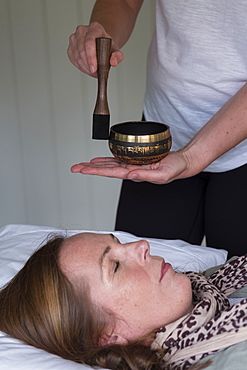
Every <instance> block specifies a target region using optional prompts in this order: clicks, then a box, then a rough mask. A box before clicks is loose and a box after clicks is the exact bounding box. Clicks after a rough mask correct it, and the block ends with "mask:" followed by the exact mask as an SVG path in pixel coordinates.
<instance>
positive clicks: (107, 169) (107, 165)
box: [71, 158, 139, 179]
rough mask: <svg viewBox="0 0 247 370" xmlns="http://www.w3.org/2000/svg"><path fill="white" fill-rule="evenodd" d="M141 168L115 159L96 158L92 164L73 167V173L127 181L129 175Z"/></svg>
mask: <svg viewBox="0 0 247 370" xmlns="http://www.w3.org/2000/svg"><path fill="white" fill-rule="evenodd" d="M138 167H139V166H134V165H127V164H126V163H123V162H120V161H118V160H117V159H114V158H94V159H93V160H92V161H91V162H89V163H88V162H82V163H78V164H75V165H74V166H72V167H71V172H73V173H82V174H84V175H97V176H104V177H111V178H118V179H127V176H128V173H129V172H130V171H131V170H134V169H136V168H138Z"/></svg>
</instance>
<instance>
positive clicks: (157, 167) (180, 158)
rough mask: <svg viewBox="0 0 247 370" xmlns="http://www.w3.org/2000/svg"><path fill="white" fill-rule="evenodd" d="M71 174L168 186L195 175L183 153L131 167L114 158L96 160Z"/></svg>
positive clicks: (79, 165)
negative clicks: (170, 183)
mask: <svg viewBox="0 0 247 370" xmlns="http://www.w3.org/2000/svg"><path fill="white" fill-rule="evenodd" d="M71 172H73V173H82V174H84V175H98V176H105V177H114V178H118V179H126V180H132V181H135V182H141V181H147V182H151V183H153V184H167V183H169V182H171V181H174V180H177V179H182V178H186V177H190V176H193V175H195V173H193V172H194V171H193V170H192V169H191V168H190V160H189V158H188V157H186V156H185V155H184V154H183V153H182V152H179V151H178V152H170V153H169V154H168V155H167V156H166V157H165V158H163V159H162V160H161V161H159V162H157V163H153V164H149V165H142V166H140V165H130V164H126V163H123V162H120V161H119V160H117V159H115V158H114V157H112V158H108V157H106V158H105V157H104V158H94V159H92V160H91V162H89V163H79V164H75V165H74V166H72V167H71Z"/></svg>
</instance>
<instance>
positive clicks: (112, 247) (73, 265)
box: [59, 233, 192, 343]
mask: <svg viewBox="0 0 247 370" xmlns="http://www.w3.org/2000/svg"><path fill="white" fill-rule="evenodd" d="M59 261H60V266H61V269H62V271H63V272H64V273H65V274H66V275H67V277H68V278H69V279H70V280H71V281H72V282H73V281H76V282H79V280H80V279H83V280H84V281H85V280H86V281H87V283H88V284H89V288H90V295H91V299H92V301H93V302H94V303H95V304H96V305H99V306H100V307H102V308H103V309H105V310H107V311H110V312H112V313H113V314H114V316H115V317H116V327H115V330H114V335H115V336H114V338H115V339H114V341H117V342H118V343H126V341H130V340H135V339H137V338H139V337H140V336H142V335H145V334H147V333H148V332H150V331H152V330H154V329H156V328H159V327H162V326H164V325H167V324H168V323H171V322H173V321H175V320H176V319H178V318H180V317H181V316H183V315H185V314H187V313H188V312H190V311H191V310H192V292H191V284H190V280H189V279H188V277H187V276H185V275H183V274H179V273H176V272H175V271H174V270H173V268H172V266H171V265H170V264H168V263H165V261H164V259H163V258H162V257H158V256H151V255H150V247H149V244H148V242H147V241H145V240H140V241H136V242H133V243H126V244H121V243H120V242H119V240H118V239H117V238H116V237H114V236H113V235H111V234H93V233H82V234H77V235H74V236H72V237H70V238H68V239H66V241H65V242H64V244H63V246H62V249H61V252H60V260H59ZM112 337H113V336H112Z"/></svg>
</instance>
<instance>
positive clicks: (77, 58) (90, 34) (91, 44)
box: [67, 22, 124, 77]
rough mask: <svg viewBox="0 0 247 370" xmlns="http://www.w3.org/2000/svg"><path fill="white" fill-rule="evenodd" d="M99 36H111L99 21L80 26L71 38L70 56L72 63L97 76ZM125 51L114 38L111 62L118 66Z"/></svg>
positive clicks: (112, 64) (90, 74)
mask: <svg viewBox="0 0 247 370" xmlns="http://www.w3.org/2000/svg"><path fill="white" fill-rule="evenodd" d="M97 37H109V38H111V36H110V35H109V34H108V33H107V32H106V31H105V29H104V27H103V26H102V25H101V24H100V23H98V22H92V23H90V25H89V26H78V27H77V28H76V31H75V33H73V34H72V35H71V36H70V38H69V46H68V50H67V53H68V57H69V60H70V61H71V63H72V64H74V66H75V67H76V68H78V69H79V70H80V71H82V72H83V73H86V74H88V75H89V76H92V77H97V69H98V65H97V58H96V46H95V43H96V42H95V39H96V38H97ZM123 58H124V57H123V53H122V52H121V51H120V50H119V48H118V46H117V45H116V44H115V43H114V41H113V40H112V54H111V58H110V64H111V66H112V67H116V66H117V65H118V64H119V63H120V62H121V61H122V60H123Z"/></svg>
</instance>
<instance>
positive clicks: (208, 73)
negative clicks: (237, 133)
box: [144, 0, 247, 172]
mask: <svg viewBox="0 0 247 370" xmlns="http://www.w3.org/2000/svg"><path fill="white" fill-rule="evenodd" d="M156 4H157V5H156V18H157V19H156V30H155V33H154V36H153V39H152V42H151V45H150V48H149V53H148V61H147V88H146V94H145V100H144V114H145V117H146V119H147V120H150V121H158V122H164V123H167V124H168V125H169V126H170V128H171V133H172V138H173V145H172V150H177V149H179V148H181V147H183V146H184V145H185V144H187V143H188V141H189V140H190V139H191V138H192V137H193V136H194V135H195V133H196V132H197V131H199V130H200V128H201V127H202V126H204V125H205V124H206V123H207V121H208V120H209V119H210V118H211V117H212V116H213V115H214V114H215V113H216V112H217V111H218V110H219V109H220V108H221V107H222V106H223V105H224V104H225V103H226V102H227V101H228V100H229V99H230V98H231V96H233V95H234V94H235V93H236V92H237V91H238V90H239V89H240V88H241V87H242V86H243V85H244V84H245V83H246V82H247V0H207V1H205V0H186V1H184V0H156ZM246 124H247V123H246ZM245 163H247V140H244V141H243V142H242V143H240V144H239V145H237V146H236V147H235V148H233V149H232V150H230V151H229V152H227V153H226V154H224V155H223V156H221V157H220V158H218V159H217V160H215V161H214V162H213V163H212V164H210V165H209V166H208V167H207V169H206V171H212V172H223V171H227V170H231V169H233V168H236V167H239V166H241V165H243V164H245Z"/></svg>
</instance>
